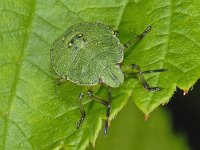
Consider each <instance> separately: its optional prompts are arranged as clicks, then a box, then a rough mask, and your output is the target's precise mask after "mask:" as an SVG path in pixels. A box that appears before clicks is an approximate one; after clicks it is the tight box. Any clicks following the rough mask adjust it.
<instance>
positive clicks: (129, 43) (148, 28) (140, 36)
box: [124, 26, 151, 48]
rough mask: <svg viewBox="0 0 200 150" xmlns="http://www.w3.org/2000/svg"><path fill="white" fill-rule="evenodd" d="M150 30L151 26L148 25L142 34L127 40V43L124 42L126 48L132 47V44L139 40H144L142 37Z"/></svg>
mask: <svg viewBox="0 0 200 150" xmlns="http://www.w3.org/2000/svg"><path fill="white" fill-rule="evenodd" d="M150 30H151V26H148V27H147V28H146V29H145V30H144V31H143V33H142V34H140V35H138V36H137V37H136V38H134V39H131V40H130V41H128V42H126V43H125V44H124V47H125V48H128V47H130V46H132V45H134V44H136V43H137V42H138V41H140V40H142V39H143V38H144V37H145V36H146V35H147V33H148V32H149V31H150Z"/></svg>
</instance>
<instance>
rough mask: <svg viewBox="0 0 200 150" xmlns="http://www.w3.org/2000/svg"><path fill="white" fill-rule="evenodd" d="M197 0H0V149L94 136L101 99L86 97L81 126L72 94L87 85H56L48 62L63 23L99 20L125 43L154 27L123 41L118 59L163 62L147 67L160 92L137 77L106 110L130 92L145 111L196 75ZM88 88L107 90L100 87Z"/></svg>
mask: <svg viewBox="0 0 200 150" xmlns="http://www.w3.org/2000/svg"><path fill="white" fill-rule="evenodd" d="M198 8H199V1H194V0H190V1H183V0H173V1H172V0H171V1H162V2H161V1H157V0H153V1H147V0H142V1H131V0H129V1H128V0H124V1H119V0H112V1H100V0H96V1H90V0H85V1H78V2H75V1H73V0H69V1H64V0H50V1H47V0H29V1H26V0H15V1H14V0H7V1H5V0H2V1H0V11H1V13H0V18H1V19H0V85H1V86H0V104H1V105H0V126H1V128H0V149H3V150H4V149H5V150H10V149H20V150H23V149H59V148H60V149H61V148H63V147H65V148H66V149H84V148H85V147H86V146H87V145H88V143H89V142H92V143H94V142H95V139H96V138H97V135H98V132H99V131H100V129H101V126H102V119H105V110H106V109H105V107H104V106H101V105H99V104H96V103H94V102H92V101H91V100H90V99H88V98H87V96H85V97H84V100H83V101H84V108H85V110H86V113H87V118H86V120H85V121H84V123H83V124H82V126H81V128H80V129H79V130H77V129H76V122H77V121H78V119H79V118H80V114H79V107H78V102H77V98H78V96H79V94H80V92H82V91H86V90H87V87H80V86H77V85H74V84H72V83H70V82H66V83H64V84H62V85H61V86H58V85H57V84H56V81H57V77H56V75H55V73H54V72H53V70H52V67H51V65H50V59H49V50H50V46H51V44H52V42H53V41H54V40H55V39H56V38H57V37H58V36H59V35H60V34H61V33H62V32H64V31H65V30H66V29H67V28H68V27H69V26H71V25H73V24H75V23H78V22H83V21H95V22H102V23H104V24H107V25H109V26H110V27H112V28H113V29H118V30H119V33H120V34H119V38H120V40H121V41H122V42H123V43H125V42H126V41H127V40H128V39H130V38H133V37H135V36H136V35H138V34H140V33H141V32H142V31H143V30H144V29H145V28H146V27H147V26H148V25H150V24H151V25H152V27H153V28H152V31H151V32H150V33H149V34H148V35H147V36H146V37H145V39H144V40H142V41H141V42H139V43H138V44H137V45H135V46H133V47H131V48H129V49H128V50H127V52H126V55H125V59H124V63H123V64H124V65H130V64H132V63H135V64H138V65H140V66H141V68H142V70H149V69H160V68H167V69H169V71H168V72H165V73H160V74H152V75H145V77H146V78H147V81H148V82H149V84H150V85H151V86H159V87H162V88H163V90H162V91H161V92H154V93H152V92H151V93H149V92H147V91H145V90H143V88H142V86H141V84H140V82H139V80H138V79H137V78H132V79H127V80H126V81H125V83H124V84H123V85H122V86H121V87H120V88H117V89H113V102H112V112H111V117H110V118H112V117H113V116H114V115H115V114H117V113H118V112H119V111H120V110H121V109H122V108H123V106H124V105H125V104H126V103H127V100H128V98H129V97H130V96H131V95H132V97H133V100H134V101H135V103H136V105H137V106H138V107H139V108H140V109H141V110H142V111H143V112H144V113H145V114H149V113H150V112H151V111H152V110H153V109H155V108H156V107H157V106H159V105H160V104H164V103H166V102H167V101H169V99H170V97H171V96H172V94H173V92H174V90H175V88H176V86H178V87H180V88H182V89H184V90H188V89H189V88H190V87H191V86H192V85H193V84H194V83H195V82H196V80H197V79H198V78H199V75H200V70H199V67H200V59H199V58H200V51H199V46H200V38H199V35H200V34H199V33H200V29H199V28H198V25H199V19H200V18H199V14H200V12H199V11H200V10H199V9H198ZM98 89H99V87H94V88H93V90H94V91H95V92H94V93H95V94H97V95H98V96H99V97H103V98H104V99H106V98H107V90H106V88H105V87H102V88H100V90H98Z"/></svg>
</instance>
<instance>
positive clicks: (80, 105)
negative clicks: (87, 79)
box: [77, 92, 86, 129]
mask: <svg viewBox="0 0 200 150" xmlns="http://www.w3.org/2000/svg"><path fill="white" fill-rule="evenodd" d="M82 98H83V92H82V93H81V94H80V95H79V99H78V103H79V107H80V113H81V118H80V120H79V121H78V122H77V129H79V128H80V125H81V123H82V122H83V121H84V119H85V117H86V113H85V111H84V109H83V104H82Z"/></svg>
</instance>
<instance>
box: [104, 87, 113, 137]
mask: <svg viewBox="0 0 200 150" xmlns="http://www.w3.org/2000/svg"><path fill="white" fill-rule="evenodd" d="M111 100H112V93H111V87H110V86H108V103H109V107H108V106H107V110H106V122H105V128H104V134H107V132H108V119H109V116H110V111H111Z"/></svg>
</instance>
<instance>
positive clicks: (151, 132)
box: [87, 101, 190, 150]
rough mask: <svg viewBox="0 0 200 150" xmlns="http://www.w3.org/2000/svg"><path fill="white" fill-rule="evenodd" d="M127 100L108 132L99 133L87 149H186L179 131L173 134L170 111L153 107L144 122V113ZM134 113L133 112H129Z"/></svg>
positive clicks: (184, 140)
mask: <svg viewBox="0 0 200 150" xmlns="http://www.w3.org/2000/svg"><path fill="white" fill-rule="evenodd" d="M139 111H140V110H139V109H138V108H136V106H135V105H134V104H133V102H132V101H129V102H128V103H127V105H126V106H125V107H124V109H123V110H122V111H121V112H120V114H119V115H118V116H117V118H116V119H114V120H113V121H112V126H111V128H110V132H109V135H107V136H105V135H103V132H100V135H99V137H98V138H97V141H96V144H95V146H94V147H93V146H92V145H91V146H90V147H88V148H87V150H102V149H103V150H121V149H126V150H133V149H136V150H147V149H148V150H155V149H162V150H169V149H175V150H189V149H190V148H189V147H188V145H187V142H186V138H184V135H183V134H180V132H179V134H177V133H176V134H174V132H173V130H172V128H171V118H170V113H169V112H168V111H166V110H165V109H158V110H156V111H155V112H154V113H153V114H152V115H151V116H150V118H149V120H148V121H146V122H145V123H144V116H143V114H142V113H141V112H139ZM133 114H134V115H133Z"/></svg>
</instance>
